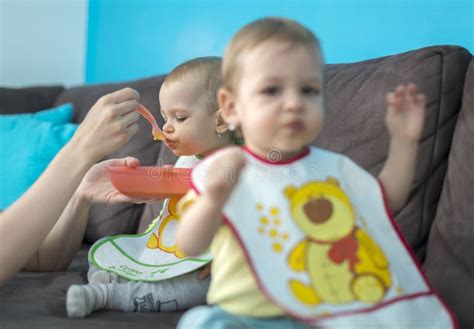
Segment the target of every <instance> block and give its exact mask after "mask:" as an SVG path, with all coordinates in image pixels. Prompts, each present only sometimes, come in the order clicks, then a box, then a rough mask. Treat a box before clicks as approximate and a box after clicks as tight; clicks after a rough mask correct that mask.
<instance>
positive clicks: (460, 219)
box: [424, 60, 474, 328]
mask: <svg viewBox="0 0 474 329" xmlns="http://www.w3.org/2000/svg"><path fill="white" fill-rule="evenodd" d="M473 151H474V60H472V61H471V65H470V66H469V71H468V74H467V77H466V84H465V86H464V96H463V101H462V109H461V112H460V113H459V118H458V121H457V124H456V129H455V131H454V137H453V144H452V147H451V153H450V154H449V162H448V171H447V173H446V176H445V179H444V184H443V192H442V193H441V198H440V200H439V205H438V212H437V213H436V217H435V220H434V223H433V225H432V228H431V233H430V239H429V242H428V250H427V254H426V260H425V264H424V268H425V271H426V274H427V276H428V278H429V279H430V281H431V283H432V284H433V286H434V288H435V289H437V290H438V291H439V293H440V294H441V295H442V296H443V297H444V298H445V300H446V301H447V302H448V304H450V305H451V307H452V308H453V309H454V311H455V312H456V314H457V315H458V317H459V320H460V324H461V327H462V328H472V327H474V312H472V310H473V305H474V254H473V249H474V205H473V203H474V174H473V171H472V170H473V168H474V152H473Z"/></svg>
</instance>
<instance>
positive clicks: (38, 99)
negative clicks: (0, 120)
mask: <svg viewBox="0 0 474 329" xmlns="http://www.w3.org/2000/svg"><path fill="white" fill-rule="evenodd" d="M63 90H64V88H63V87H61V86H56V87H55V86H51V87H49V86H48V87H31V88H0V105H1V106H0V114H18V113H26V112H37V111H40V110H44V109H48V108H50V107H52V106H53V103H54V100H55V99H56V97H57V96H58V95H59V94H60V93H61V92H62V91H63Z"/></svg>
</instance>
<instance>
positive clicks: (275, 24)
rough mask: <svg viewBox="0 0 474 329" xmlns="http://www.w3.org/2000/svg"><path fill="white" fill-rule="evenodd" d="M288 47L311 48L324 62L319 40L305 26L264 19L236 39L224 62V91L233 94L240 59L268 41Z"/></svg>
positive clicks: (248, 27) (253, 24)
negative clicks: (286, 44)
mask: <svg viewBox="0 0 474 329" xmlns="http://www.w3.org/2000/svg"><path fill="white" fill-rule="evenodd" d="M269 40H272V41H278V42H282V43H288V45H289V46H307V47H309V48H310V49H312V50H314V51H315V54H316V56H318V57H319V58H320V59H321V61H322V56H321V50H320V46H319V40H318V38H317V37H316V36H315V35H314V34H313V33H312V32H311V31H310V30H308V29H307V28H306V27H304V26H303V25H301V24H299V23H297V22H295V21H293V20H290V19H286V18H277V17H275V18H262V19H259V20H256V21H254V22H252V23H250V24H248V25H246V26H244V27H243V28H242V29H240V30H239V31H238V32H237V34H236V35H235V36H234V37H233V38H232V40H231V41H230V43H229V45H228V46H227V48H226V51H225V55H224V60H223V62H222V83H223V87H224V88H226V89H229V90H232V89H233V87H235V84H236V81H237V78H238V73H239V70H238V68H239V65H238V64H239V63H238V62H239V57H240V55H241V54H242V53H244V52H246V51H249V50H252V49H254V48H255V47H257V46H258V45H259V44H261V43H263V42H265V41H269Z"/></svg>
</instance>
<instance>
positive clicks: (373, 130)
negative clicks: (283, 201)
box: [316, 46, 472, 260]
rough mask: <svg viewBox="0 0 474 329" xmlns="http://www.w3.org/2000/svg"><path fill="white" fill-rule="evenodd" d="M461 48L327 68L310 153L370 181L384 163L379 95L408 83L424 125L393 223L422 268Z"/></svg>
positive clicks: (458, 90)
mask: <svg viewBox="0 0 474 329" xmlns="http://www.w3.org/2000/svg"><path fill="white" fill-rule="evenodd" d="M471 57H472V56H471V54H470V53H469V52H468V51H467V50H466V49H464V48H460V47H452V46H437V47H428V48H423V49H419V50H414V51H410V52H406V53H403V54H398V55H393V56H388V57H382V58H377V59H373V60H368V61H363V62H358V63H351V64H338V65H328V66H327V70H326V88H327V89H326V93H327V99H326V101H327V108H328V113H327V121H326V125H325V127H324V129H323V132H322V133H321V136H320V137H319V138H318V139H317V141H316V145H319V146H321V147H323V148H327V149H330V150H334V151H337V152H340V153H344V154H347V155H348V156H349V157H350V158H352V159H353V160H354V161H355V162H356V163H358V164H359V165H361V166H362V167H364V168H366V169H367V170H368V171H370V172H371V173H372V174H374V175H377V174H378V173H379V172H380V170H381V169H382V166H383V164H384V163H385V160H386V158H387V152H388V145H389V135H388V131H387V128H386V126H385V113H386V105H385V95H386V94H387V93H388V92H389V91H392V90H393V89H394V88H395V87H396V86H397V85H398V84H400V83H408V82H414V83H416V85H417V86H418V88H419V90H420V91H421V92H423V93H425V95H426V97H427V105H428V106H427V115H426V123H425V128H424V132H423V137H422V139H421V144H420V149H419V153H418V163H417V167H416V174H415V179H414V183H413V186H412V191H411V193H410V197H409V200H408V203H407V204H406V205H405V206H404V207H403V209H402V210H401V211H400V212H399V213H398V214H395V215H396V216H395V220H396V222H397V223H398V225H399V227H400V228H401V230H402V233H403V234H404V236H405V238H406V239H407V240H408V243H409V244H410V245H411V246H412V247H413V248H414V249H415V251H416V254H417V255H418V257H419V258H420V259H421V260H422V259H423V258H424V253H425V249H426V241H427V238H428V233H429V230H430V226H431V223H432V221H433V219H434V215H435V212H436V205H437V202H438V199H439V195H440V192H441V187H442V181H443V178H444V175H445V172H446V166H447V156H448V153H449V149H450V145H451V137H452V133H453V130H454V126H455V123H456V119H457V113H458V112H459V109H460V105H461V96H462V90H463V82H464V76H465V74H466V70H467V67H468V64H469V61H470V59H471Z"/></svg>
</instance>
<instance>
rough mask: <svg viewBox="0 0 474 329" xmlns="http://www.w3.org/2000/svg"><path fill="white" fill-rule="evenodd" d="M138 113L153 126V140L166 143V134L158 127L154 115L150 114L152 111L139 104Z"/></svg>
mask: <svg viewBox="0 0 474 329" xmlns="http://www.w3.org/2000/svg"><path fill="white" fill-rule="evenodd" d="M137 112H138V113H139V114H141V115H142V116H143V117H144V118H145V119H146V120H147V121H148V122H149V123H150V124H151V126H152V131H151V133H152V134H153V139H154V140H155V141H156V140H160V141H164V140H165V134H164V133H163V132H162V131H161V129H160V127H158V124H157V123H156V120H155V117H153V114H151V113H150V111H148V110H147V108H146V107H145V106H143V105H142V104H138V107H137Z"/></svg>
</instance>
